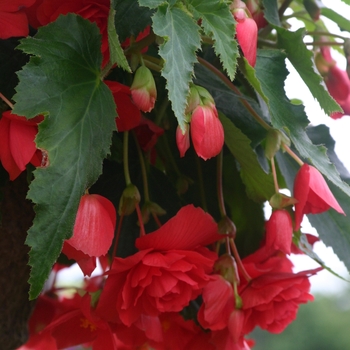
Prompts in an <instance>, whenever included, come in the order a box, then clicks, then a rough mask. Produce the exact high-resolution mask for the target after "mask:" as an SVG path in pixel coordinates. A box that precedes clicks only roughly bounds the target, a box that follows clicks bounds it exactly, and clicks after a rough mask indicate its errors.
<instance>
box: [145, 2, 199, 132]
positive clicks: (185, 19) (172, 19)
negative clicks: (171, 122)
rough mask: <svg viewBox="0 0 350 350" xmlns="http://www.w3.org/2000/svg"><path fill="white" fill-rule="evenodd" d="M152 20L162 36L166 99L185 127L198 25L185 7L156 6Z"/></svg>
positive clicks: (161, 49) (196, 46)
mask: <svg viewBox="0 0 350 350" xmlns="http://www.w3.org/2000/svg"><path fill="white" fill-rule="evenodd" d="M152 19H153V30H154V32H155V34H157V35H159V36H161V37H163V39H164V43H163V44H162V45H161V46H160V48H159V54H160V56H161V57H162V58H163V60H164V67H163V70H162V75H163V77H164V78H165V79H166V81H167V82H166V87H167V90H168V92H169V100H170V101H171V104H172V109H173V111H174V113H175V116H176V118H177V121H178V123H179V125H180V127H181V128H182V129H183V130H184V128H185V107H186V103H187V96H188V92H189V83H190V82H191V81H192V76H193V65H194V63H195V62H196V61H197V58H196V51H197V50H198V49H199V48H200V35H199V29H200V27H199V26H198V24H197V23H196V22H195V21H194V20H193V18H191V16H190V15H189V14H188V13H187V12H186V11H185V9H182V8H178V7H170V6H167V5H165V6H161V7H159V8H158V11H157V12H156V14H155V15H154V16H153V17H152Z"/></svg>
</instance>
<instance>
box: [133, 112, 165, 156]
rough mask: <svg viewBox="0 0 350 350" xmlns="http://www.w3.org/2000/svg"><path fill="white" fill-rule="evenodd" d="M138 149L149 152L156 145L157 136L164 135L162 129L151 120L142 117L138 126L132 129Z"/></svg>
mask: <svg viewBox="0 0 350 350" xmlns="http://www.w3.org/2000/svg"><path fill="white" fill-rule="evenodd" d="M134 131H135V134H136V137H137V140H138V142H139V145H140V147H141V148H142V150H143V151H144V152H149V151H151V150H152V149H153V147H154V146H155V145H156V143H157V141H158V138H159V136H161V135H163V134H164V129H162V128H161V127H159V126H158V125H157V124H155V123H154V122H152V120H150V119H148V118H145V117H142V118H141V121H140V123H139V125H137V126H136V127H135V129H134Z"/></svg>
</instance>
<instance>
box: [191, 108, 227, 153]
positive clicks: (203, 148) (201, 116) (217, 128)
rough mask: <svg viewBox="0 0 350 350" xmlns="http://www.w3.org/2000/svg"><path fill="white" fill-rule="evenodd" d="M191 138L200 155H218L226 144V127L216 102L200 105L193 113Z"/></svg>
mask: <svg viewBox="0 0 350 350" xmlns="http://www.w3.org/2000/svg"><path fill="white" fill-rule="evenodd" d="M191 138H192V142H193V146H194V149H195V151H196V153H197V154H198V156H199V157H201V158H203V159H204V160H207V159H209V158H212V157H215V156H217V155H218V154H219V153H220V151H221V149H222V147H223V145H224V128H223V127H222V124H221V122H220V119H219V118H218V112H217V110H216V107H215V105H214V104H211V105H206V106H201V105H200V106H198V107H197V108H196V109H195V110H194V111H193V114H192V119H191Z"/></svg>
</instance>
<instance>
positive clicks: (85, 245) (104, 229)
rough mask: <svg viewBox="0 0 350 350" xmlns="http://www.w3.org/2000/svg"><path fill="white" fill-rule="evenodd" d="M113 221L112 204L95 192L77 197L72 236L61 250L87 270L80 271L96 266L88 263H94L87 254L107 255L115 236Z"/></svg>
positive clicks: (114, 218)
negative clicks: (78, 200) (76, 211)
mask: <svg viewBox="0 0 350 350" xmlns="http://www.w3.org/2000/svg"><path fill="white" fill-rule="evenodd" d="M115 224H116V211H115V208H114V206H113V204H112V203H111V202H110V201H109V200H108V199H107V198H105V197H102V196H100V195H98V194H85V195H84V196H82V198H81V200H80V204H79V208H78V213H77V217H76V219H75V224H74V229H73V236H72V238H70V239H68V240H67V241H65V245H64V246H63V253H64V254H66V255H67V256H68V258H70V259H74V260H76V261H77V262H78V263H79V265H80V264H82V266H85V268H86V270H85V269H83V270H85V271H89V272H90V270H91V268H92V267H93V269H94V267H96V266H91V263H93V262H92V261H91V260H89V257H98V256H102V255H105V254H107V252H108V249H109V248H110V246H111V244H112V240H113V237H114V230H115ZM72 248H73V249H72ZM94 262H95V260H94ZM82 266H81V267H82ZM91 272H92V271H91ZM91 272H90V273H88V274H91Z"/></svg>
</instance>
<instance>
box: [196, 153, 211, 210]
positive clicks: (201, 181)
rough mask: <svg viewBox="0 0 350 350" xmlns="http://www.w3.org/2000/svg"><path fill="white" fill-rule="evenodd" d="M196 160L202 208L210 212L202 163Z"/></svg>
mask: <svg viewBox="0 0 350 350" xmlns="http://www.w3.org/2000/svg"><path fill="white" fill-rule="evenodd" d="M195 158H196V165H197V175H198V183H199V193H200V197H201V202H202V208H203V210H204V211H206V212H207V211H208V206H207V201H206V199H205V191H204V181H203V173H202V167H201V163H200V161H199V157H195Z"/></svg>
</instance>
